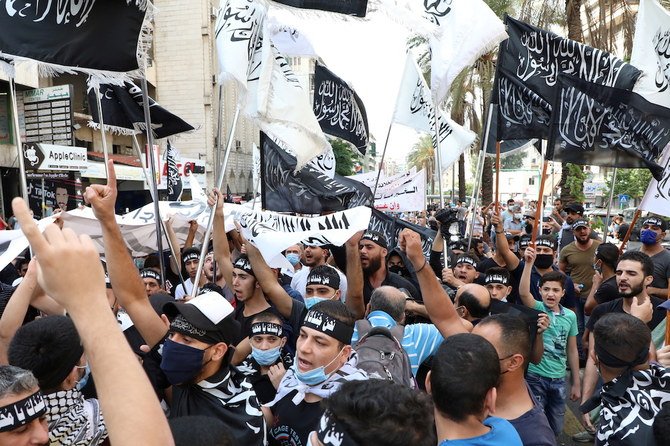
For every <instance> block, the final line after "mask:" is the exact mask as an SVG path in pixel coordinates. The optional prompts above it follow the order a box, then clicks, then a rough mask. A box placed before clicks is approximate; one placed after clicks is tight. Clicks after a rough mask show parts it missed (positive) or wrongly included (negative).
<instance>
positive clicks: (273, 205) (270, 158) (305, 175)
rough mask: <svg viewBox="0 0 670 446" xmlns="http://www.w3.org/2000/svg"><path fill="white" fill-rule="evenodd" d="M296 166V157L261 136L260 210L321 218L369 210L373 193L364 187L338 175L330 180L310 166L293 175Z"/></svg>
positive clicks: (269, 139) (263, 134)
mask: <svg viewBox="0 0 670 446" xmlns="http://www.w3.org/2000/svg"><path fill="white" fill-rule="evenodd" d="M295 166H296V159H295V157H294V156H293V155H290V154H289V153H287V152H286V151H284V150H282V149H281V148H280V147H279V146H278V145H277V144H276V143H275V142H274V141H272V139H271V138H270V137H268V136H267V135H265V133H262V132H261V197H262V204H263V209H267V210H270V211H277V212H297V213H301V214H321V213H322V212H331V211H342V210H344V209H349V208H353V207H356V206H372V203H373V196H372V191H371V190H370V188H369V187H367V186H365V185H364V184H363V183H360V182H358V181H355V180H350V179H349V178H345V177H343V176H340V175H337V174H336V175H335V176H334V177H333V178H330V177H329V176H328V175H326V174H324V173H323V172H322V171H319V170H317V169H315V168H314V167H312V165H310V164H308V165H307V166H305V167H303V168H302V169H301V170H299V171H298V172H294V170H295Z"/></svg>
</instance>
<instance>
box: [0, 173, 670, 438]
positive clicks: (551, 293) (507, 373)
mask: <svg viewBox="0 0 670 446" xmlns="http://www.w3.org/2000/svg"><path fill="white" fill-rule="evenodd" d="M109 167H110V173H111V175H110V180H109V182H108V184H107V185H92V186H90V187H89V188H87V189H86V191H85V194H84V197H85V200H86V202H87V203H88V204H89V205H90V206H91V207H92V209H93V212H94V213H95V216H96V218H97V219H98V221H99V223H100V225H101V228H102V235H103V237H102V243H103V244H104V261H101V258H100V255H99V253H98V249H97V248H96V246H95V245H94V244H93V242H92V241H91V240H90V238H88V237H87V236H85V235H81V236H80V235H77V234H75V233H74V232H72V231H71V230H70V229H67V228H66V229H62V228H61V226H62V225H59V224H58V220H57V223H56V224H51V225H49V226H48V227H47V228H46V230H44V232H43V233H41V232H40V230H39V229H38V227H37V224H36V222H35V221H34V220H33V218H32V216H31V215H30V212H29V210H28V208H27V205H26V203H25V202H23V200H21V199H15V200H14V202H13V203H12V204H13V211H14V216H15V219H16V221H17V223H18V224H19V225H20V228H21V230H22V231H23V232H24V233H25V235H26V237H27V238H28V240H29V242H30V246H31V253H32V257H31V258H28V256H27V255H25V256H23V257H22V258H20V259H17V260H16V261H15V262H14V263H13V264H12V265H10V266H9V267H8V268H9V269H13V274H14V276H15V277H12V274H9V273H8V271H7V270H6V271H3V277H2V280H3V281H4V280H8V282H9V283H4V284H3V285H2V288H1V290H0V294H1V295H0V311H1V312H2V316H1V318H0V360H1V361H2V364H3V365H1V366H0V445H3V446H5V445H6V446H13V445H46V444H52V445H97V444H101V445H104V444H113V445H135V444H137V445H171V444H176V445H188V446H199V445H208V446H218V445H264V444H270V445H297V446H305V445H342V446H345V445H361V446H363V445H366V446H367V445H382V444H383V445H408V444H411V445H417V446H418V445H435V444H439V445H448V444H455V445H522V444H523V445H556V444H557V438H558V437H559V435H561V433H562V432H563V424H564V416H565V413H566V400H567V399H568V398H569V399H571V400H574V401H579V402H580V403H581V408H582V411H583V413H584V416H583V420H582V422H583V425H584V427H585V430H584V432H582V433H580V434H579V435H577V436H576V438H575V440H576V441H584V442H595V444H599V445H608V444H609V445H662V444H668V442H669V439H670V436H668V435H666V430H667V429H668V426H670V425H669V424H668V423H667V422H666V420H667V419H668V410H670V404H666V402H668V401H670V373H669V372H668V371H667V370H666V368H665V366H667V365H668V364H670V348H668V347H665V346H664V345H663V341H664V335H665V327H666V314H667V310H666V309H667V308H669V307H670V305H669V304H668V302H667V296H668V288H669V287H668V278H670V253H669V252H668V251H667V250H666V249H665V248H664V247H663V245H662V243H663V239H664V237H665V235H666V231H667V229H668V228H667V222H666V221H665V220H664V219H663V218H659V217H656V216H647V217H644V218H643V220H642V226H641V232H640V236H639V239H640V242H641V247H640V248H637V249H632V248H631V249H620V246H619V245H618V244H615V243H612V241H613V240H614V239H615V238H617V237H618V236H619V235H620V234H621V232H622V230H623V228H625V224H623V222H622V221H621V220H619V219H617V220H616V221H613V222H612V224H611V226H610V227H608V228H604V229H605V230H604V231H603V233H601V234H597V233H596V231H594V230H593V229H592V223H591V222H589V220H588V219H586V218H584V207H583V206H582V205H581V204H580V203H567V204H565V205H564V206H563V203H561V202H560V200H557V201H556V202H555V203H554V206H553V209H552V210H551V212H546V213H545V215H547V217H545V218H543V221H542V225H541V226H540V227H539V228H538V235H537V236H536V237H533V236H532V233H533V227H534V224H533V223H534V218H535V215H536V207H537V203H535V202H530V203H526V204H525V206H526V207H525V212H524V211H522V208H521V206H522V205H523V203H520V202H516V201H515V200H510V201H508V202H507V203H501V204H500V205H497V204H495V203H494V204H493V205H491V206H487V207H485V208H483V209H481V210H479V211H478V212H477V215H475V218H471V217H472V216H471V215H469V210H468V208H467V207H466V205H465V204H464V203H459V204H458V205H457V206H455V208H454V211H453V212H452V213H451V214H450V215H452V217H453V221H451V223H453V224H452V225H451V226H450V225H449V224H446V225H445V224H444V219H443V216H444V215H445V214H444V212H442V214H440V210H435V209H433V210H427V211H426V212H423V213H420V214H419V215H416V216H412V217H411V218H410V217H409V216H407V217H406V218H407V219H408V220H410V219H411V220H413V222H414V223H415V224H417V225H419V226H420V227H422V228H433V229H434V230H435V231H436V236H435V237H434V240H433V243H432V245H431V247H430V252H424V243H423V241H422V239H421V236H420V234H419V233H418V232H416V231H413V230H411V229H404V230H403V231H402V232H400V234H399V235H398V237H397V246H392V245H390V240H388V239H387V237H386V235H385V234H382V233H380V232H376V231H372V230H368V231H364V232H358V233H356V234H355V235H353V236H352V237H351V238H350V239H349V240H348V241H347V242H346V243H345V244H344V245H343V246H341V247H336V246H328V245H326V246H319V245H310V244H302V243H301V244H296V245H293V246H289V247H287V248H286V250H285V252H284V254H285V256H286V259H287V260H288V262H290V264H291V265H292V266H293V268H290V269H288V268H286V269H279V268H272V267H271V266H269V265H268V263H267V262H266V260H265V259H264V257H263V255H262V254H261V251H260V250H259V247H257V246H254V244H253V243H251V242H249V241H248V240H245V239H244V237H243V235H242V234H241V232H239V231H238V230H235V229H234V230H232V231H229V232H228V233H226V231H225V229H224V228H225V225H224V206H223V199H222V195H221V194H220V193H219V192H218V191H217V190H213V191H212V192H211V193H210V194H209V205H210V206H212V208H213V211H214V225H213V232H212V241H211V244H210V245H209V248H210V249H209V250H208V251H209V253H208V254H207V256H206V257H205V258H203V259H201V258H200V251H201V249H200V246H199V245H198V240H197V233H196V229H197V227H196V226H195V225H194V227H193V228H192V229H193V230H192V231H191V233H190V234H189V237H188V239H187V241H186V243H185V244H184V245H182V246H180V247H179V248H180V249H179V250H178V252H176V253H174V255H173V256H172V257H171V258H168V255H167V254H165V255H166V260H167V262H165V263H166V264H167V265H169V266H168V269H167V271H165V272H164V273H163V272H162V271H161V269H160V267H159V265H160V263H161V262H160V261H159V257H158V254H152V255H150V256H147V257H145V258H141V259H137V258H136V259H134V258H132V257H131V255H130V254H129V252H128V249H127V247H126V243H125V241H124V239H123V236H122V233H121V230H120V228H119V226H118V224H117V221H116V219H115V213H114V209H115V202H116V195H117V191H116V182H115V179H114V176H113V172H114V170H113V165H112V164H110V166H109ZM436 211H437V212H436ZM549 214H550V215H549ZM472 222H474V224H472ZM447 223H449V222H447ZM452 228H453V230H452ZM168 232H170V231H169V230H168ZM419 232H420V231H419ZM447 232H449V233H447ZM470 232H472V233H473V235H474V238H472V239H470V240H469V239H468V237H467V236H468V235H469V233H470ZM169 235H170V237H172V236H173V235H174V234H173V233H172V234H169ZM608 237H609V238H608ZM445 247H446V251H445ZM201 261H203V262H204V265H203V268H202V270H203V273H204V274H203V275H202V277H201V279H200V280H199V281H197V283H196V276H197V273H196V271H197V269H198V266H199V262H201ZM163 274H164V275H165V277H163ZM7 278H8V279H7Z"/></svg>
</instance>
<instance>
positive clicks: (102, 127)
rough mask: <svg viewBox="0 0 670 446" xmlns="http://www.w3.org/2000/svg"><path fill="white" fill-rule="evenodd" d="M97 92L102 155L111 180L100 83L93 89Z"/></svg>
mask: <svg viewBox="0 0 670 446" xmlns="http://www.w3.org/2000/svg"><path fill="white" fill-rule="evenodd" d="M93 90H95V104H96V106H97V108H98V121H100V136H101V137H102V154H103V156H104V157H105V176H106V177H107V178H109V172H108V171H107V169H108V167H107V162H108V161H109V149H108V148H107V134H106V132H105V121H104V119H103V117H102V101H101V100H100V85H99V84H98V83H96V84H95V86H94V87H93Z"/></svg>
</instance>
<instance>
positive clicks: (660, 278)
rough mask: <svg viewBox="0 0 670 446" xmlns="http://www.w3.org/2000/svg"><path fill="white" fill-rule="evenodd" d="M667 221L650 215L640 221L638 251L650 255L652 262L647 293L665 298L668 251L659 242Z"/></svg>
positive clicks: (669, 253)
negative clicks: (651, 277) (650, 278)
mask: <svg viewBox="0 0 670 446" xmlns="http://www.w3.org/2000/svg"><path fill="white" fill-rule="evenodd" d="M667 229H668V223H667V222H666V221H665V220H663V219H662V218H658V217H650V218H647V219H646V220H645V221H644V222H642V230H641V231H640V241H641V242H642V246H641V247H640V251H641V252H643V253H645V254H647V255H648V256H649V257H651V261H652V262H654V281H653V282H651V285H650V286H649V287H648V288H647V293H649V294H651V295H652V296H656V297H660V298H663V299H665V298H666V297H667V296H668V278H669V277H670V251H668V250H667V249H665V248H664V247H663V245H662V244H661V243H662V242H663V239H664V238H665V231H666V230H667Z"/></svg>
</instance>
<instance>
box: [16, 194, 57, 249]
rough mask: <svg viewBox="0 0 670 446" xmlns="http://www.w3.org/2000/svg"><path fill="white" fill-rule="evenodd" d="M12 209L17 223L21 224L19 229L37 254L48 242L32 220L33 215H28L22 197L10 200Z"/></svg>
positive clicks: (26, 206)
mask: <svg viewBox="0 0 670 446" xmlns="http://www.w3.org/2000/svg"><path fill="white" fill-rule="evenodd" d="M12 210H13V211H14V216H15V217H16V220H17V221H18V222H19V225H21V231H23V233H24V234H25V236H26V238H27V239H28V243H30V246H32V248H33V251H35V253H36V254H38V255H39V254H40V253H41V252H44V251H45V250H47V249H48V247H49V243H48V242H47V241H46V239H45V238H44V236H43V235H42V233H41V232H40V229H39V228H38V227H37V223H35V220H33V216H32V215H30V210H29V209H28V205H27V204H26V202H25V201H23V198H19V197H17V198H14V199H13V200H12Z"/></svg>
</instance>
